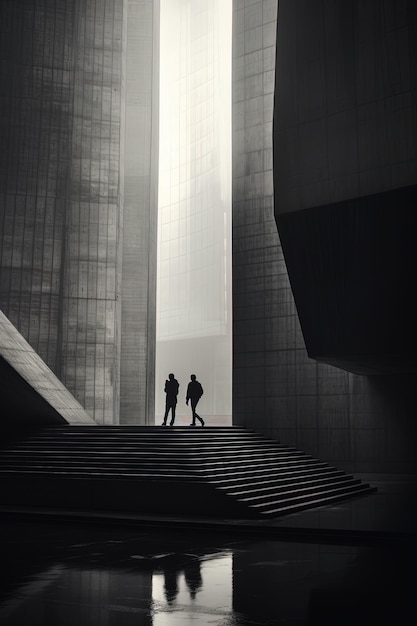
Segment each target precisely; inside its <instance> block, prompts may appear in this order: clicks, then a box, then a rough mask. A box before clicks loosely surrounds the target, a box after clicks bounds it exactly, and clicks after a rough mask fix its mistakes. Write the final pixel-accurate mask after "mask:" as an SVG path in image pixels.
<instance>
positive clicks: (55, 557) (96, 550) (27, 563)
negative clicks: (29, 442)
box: [0, 518, 417, 626]
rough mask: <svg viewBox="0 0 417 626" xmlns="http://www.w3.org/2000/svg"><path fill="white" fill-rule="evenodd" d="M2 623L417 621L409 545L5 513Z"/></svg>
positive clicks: (245, 625) (335, 625) (337, 625)
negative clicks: (338, 542) (19, 516)
mask: <svg viewBox="0 0 417 626" xmlns="http://www.w3.org/2000/svg"><path fill="white" fill-rule="evenodd" d="M1 536H2V586H1V592H0V599H1V604H0V624H6V625H10V626H49V625H51V626H52V625H53V626H90V625H91V626H93V625H94V626H148V625H149V626H150V625H152V626H183V625H185V626H187V625H191V624H192V625H194V626H206V625H207V626H252V625H256V626H266V625H268V626H272V625H279V624H290V625H296V624H297V625H298V624H306V625H310V626H313V625H314V626H327V625H329V626H330V625H332V626H357V625H362V624H367V625H368V624H370V623H375V624H401V626H407V625H408V624H410V625H411V624H412V625H413V626H414V625H415V624H417V611H416V605H417V600H415V598H414V595H415V588H416V582H417V579H416V574H415V570H416V567H415V565H416V556H417V545H416V542H414V541H412V540H410V539H407V540H406V541H405V540H392V539H391V540H383V541H381V540H378V541H375V542H374V543H372V542H367V543H366V544H365V545H364V544H362V545H347V544H346V543H345V544H344V545H335V544H331V543H323V544H320V543H308V542H302V541H300V542H298V543H297V542H293V541H291V542H289V541H281V540H278V539H270V538H268V539H263V538H262V536H261V531H260V535H259V536H255V537H254V536H245V535H242V534H236V533H233V532H232V531H230V533H228V532H225V533H222V532H212V531H196V530H193V531H187V530H186V529H182V530H170V529H169V528H165V529H164V528H160V529H156V530H155V531H152V530H149V529H141V528H133V527H125V526H107V525H103V524H97V525H93V524H84V523H73V524H69V523H68V522H53V523H49V522H44V521H42V522H40V521H36V520H31V521H29V520H25V521H22V520H12V519H10V518H6V519H3V522H2V523H1Z"/></svg>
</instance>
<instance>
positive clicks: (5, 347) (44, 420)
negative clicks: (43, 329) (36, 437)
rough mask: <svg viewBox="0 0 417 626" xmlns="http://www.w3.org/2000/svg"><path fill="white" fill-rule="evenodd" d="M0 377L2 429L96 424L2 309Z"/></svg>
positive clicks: (0, 318) (13, 429)
mask: <svg viewBox="0 0 417 626" xmlns="http://www.w3.org/2000/svg"><path fill="white" fill-rule="evenodd" d="M0 380H1V396H2V397H1V406H2V430H3V433H6V434H7V433H8V432H14V431H19V430H22V429H28V428H29V429H34V428H37V427H39V426H45V425H49V426H53V425H57V426H59V425H65V424H78V425H82V424H85V425H91V426H94V425H95V424H96V423H95V422H94V420H93V419H92V418H91V417H90V415H89V414H88V413H87V411H86V410H85V409H84V407H83V406H82V405H81V404H80V403H79V402H78V400H76V399H75V398H74V396H73V395H72V394H71V393H70V392H69V391H68V389H67V388H66V387H65V385H64V384H63V383H62V382H61V381H60V380H59V379H58V378H57V376H55V374H54V373H53V371H52V370H51V369H50V368H49V367H48V366H47V365H46V363H45V362H44V361H43V360H42V359H41V357H40V356H39V355H38V354H37V353H36V352H35V350H34V349H33V348H32V347H31V346H30V344H29V343H28V342H27V341H26V339H25V338H24V337H23V336H22V335H21V334H20V333H19V331H18V330H17V328H16V327H15V326H14V325H13V324H12V323H11V322H10V320H9V319H8V318H7V317H6V315H5V314H4V313H3V312H2V311H0Z"/></svg>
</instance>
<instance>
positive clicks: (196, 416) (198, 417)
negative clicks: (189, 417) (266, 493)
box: [194, 400, 204, 426]
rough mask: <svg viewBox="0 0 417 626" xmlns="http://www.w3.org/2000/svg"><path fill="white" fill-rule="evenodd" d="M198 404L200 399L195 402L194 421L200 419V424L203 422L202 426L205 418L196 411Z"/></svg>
mask: <svg viewBox="0 0 417 626" xmlns="http://www.w3.org/2000/svg"><path fill="white" fill-rule="evenodd" d="M197 404H198V400H196V402H195V404H194V416H195V417H194V422H195V418H197V419H198V420H199V421H200V424H201V425H202V426H204V420H203V418H202V417H200V416H199V415H198V413H196V407H197Z"/></svg>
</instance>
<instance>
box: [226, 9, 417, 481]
mask: <svg viewBox="0 0 417 626" xmlns="http://www.w3.org/2000/svg"><path fill="white" fill-rule="evenodd" d="M284 4H286V5H287V8H288V7H292V6H293V5H297V6H298V8H299V9H300V12H299V15H298V19H300V20H304V19H305V20H306V21H305V22H303V23H304V26H305V28H306V31H307V32H308V16H311V11H313V8H312V7H310V5H313V4H315V3H312V2H310V1H309V2H307V3H305V2H304V3H299V2H292V1H291V2H288V3H284V2H282V1H281V2H280V5H284ZM319 4H320V6H321V5H322V3H321V2H320V3H319ZM341 4H343V6H344V3H330V4H329V3H326V6H327V7H328V8H329V7H330V8H331V7H334V6H336V5H337V6H340V5H341ZM361 4H362V5H363V3H361ZM370 4H373V3H370ZM384 4H385V3H384ZM389 4H390V3H388V4H387V6H388V5H389ZM305 5H308V7H310V8H309V10H308V11H307V10H306V11H305V13H304V12H303V11H302V10H301V8H302V7H305ZM390 6H391V5H390ZM399 6H401V3H400V5H399ZM281 8H282V7H281ZM330 8H329V10H330ZM276 10H277V2H275V1H273V0H271V2H268V1H265V2H251V3H248V2H244V1H243V0H235V2H234V33H233V37H234V46H233V124H234V126H233V250H234V256H233V319H234V338H233V342H234V357H233V362H234V369H233V377H234V405H233V421H234V423H236V424H239V425H244V426H248V427H251V428H255V429H256V430H258V431H260V432H263V433H265V434H266V435H268V436H271V437H274V438H276V439H279V440H281V441H283V442H284V443H286V444H290V445H295V446H297V447H298V448H300V449H303V450H305V451H306V452H308V453H311V454H313V455H316V456H318V457H320V458H321V459H324V460H327V461H329V462H331V463H334V464H336V465H338V466H340V467H342V468H346V469H348V470H349V471H354V472H414V471H415V469H416V468H415V461H414V458H415V446H414V443H413V442H414V441H415V437H416V424H415V420H414V417H413V414H414V412H415V411H413V410H412V404H411V394H412V389H413V386H414V384H415V376H412V375H411V376H410V375H397V376H378V377H376V376H373V377H367V376H359V375H354V374H351V373H348V372H346V371H343V370H341V369H337V368H335V367H332V366H330V365H325V364H320V363H318V362H317V361H315V360H313V359H310V358H309V357H308V355H307V351H306V348H305V344H304V339H303V334H302V332H301V327H300V323H299V319H298V315H297V309H296V306H295V303H294V299H293V296H292V291H291V286H290V283H289V279H288V274H287V270H286V265H285V261H284V258H283V253H282V249H281V245H280V241H279V237H278V233H277V228H276V225H275V221H274V206H273V193H274V189H273V173H272V167H273V165H272V117H273V90H274V78H275V76H274V74H275V72H274V71H275V43H276V39H275V28H276ZM313 12H314V11H313ZM391 22H392V20H391ZM370 27H371V25H370V23H369V22H368V29H369V28H370ZM284 34H285V33H284ZM289 41H290V42H291V37H289ZM317 45H320V43H317ZM368 49H369V51H370V54H371V55H372V46H371V44H368ZM371 58H374V59H375V62H376V61H377V60H378V59H377V57H375V56H374V57H372V56H371ZM390 58H391V59H393V57H392V56H391V57H390ZM403 58H404V57H403ZM393 61H394V60H393ZM316 62H317V61H316ZM285 69H286V70H287V75H286V76H287V79H288V80H287V81H286V82H285V81H284V85H285V86H287V87H288V89H289V88H290V86H291V84H292V83H291V81H292V80H293V78H294V77H293V76H292V73H291V71H290V69H291V68H288V67H287V68H285V67H284V70H285ZM346 69H347V70H349V67H347V68H346ZM317 71H318V70H317ZM407 71H408V72H411V71H412V70H411V68H408V70H407ZM305 80H307V81H308V80H309V72H308V71H306V75H305ZM313 86H314V84H313ZM293 93H295V96H294V98H295V99H294V100H293V102H292V106H294V107H295V106H298V100H297V94H296V92H293ZM310 93H311V98H314V97H315V95H316V92H315V91H313V90H310ZM280 97H281V94H279V93H277V98H280ZM306 98H307V101H308V90H307V92H306ZM393 132H395V131H394V130H393ZM312 142H313V143H312V145H314V139H312ZM285 146H286V150H285V152H284V153H283V154H281V156H282V160H283V161H285V159H286V157H287V158H288V159H291V158H292V154H293V152H292V151H293V150H298V149H299V148H298V144H297V141H296V139H294V141H289V142H287V143H286V144H285ZM278 150H280V146H278ZM374 154H376V155H377V154H378V151H377V149H376V148H375V151H374ZM311 166H312V167H313V164H312V165H311ZM285 180H286V181H287V182H286V187H287V188H288V186H289V184H290V183H289V182H288V180H287V179H285ZM278 182H279V180H278ZM291 184H293V185H294V187H295V188H297V189H299V184H300V181H291ZM391 287H393V286H391ZM393 288H394V290H395V287H393ZM394 297H395V296H394Z"/></svg>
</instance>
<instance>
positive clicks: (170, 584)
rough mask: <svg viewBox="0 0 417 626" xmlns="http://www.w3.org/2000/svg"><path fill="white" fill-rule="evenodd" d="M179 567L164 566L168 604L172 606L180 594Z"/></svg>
mask: <svg viewBox="0 0 417 626" xmlns="http://www.w3.org/2000/svg"><path fill="white" fill-rule="evenodd" d="M178 573H179V571H178V569H177V568H176V567H172V566H171V567H170V566H168V567H165V568H164V591H165V597H166V600H167V602H168V604H169V605H170V606H171V605H172V604H173V603H174V601H175V599H176V597H177V595H178Z"/></svg>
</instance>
